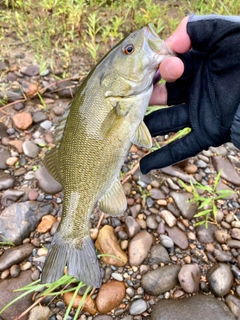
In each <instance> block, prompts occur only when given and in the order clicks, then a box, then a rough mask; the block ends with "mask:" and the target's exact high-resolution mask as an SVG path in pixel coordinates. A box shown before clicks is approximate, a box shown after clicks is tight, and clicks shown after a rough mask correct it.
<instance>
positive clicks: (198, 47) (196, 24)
mask: <svg viewBox="0 0 240 320" xmlns="http://www.w3.org/2000/svg"><path fill="white" fill-rule="evenodd" d="M166 42H167V44H168V45H169V47H170V48H171V49H172V50H173V51H175V52H177V53H179V56H178V57H171V58H167V59H165V60H164V61H163V62H162V63H161V65H160V74H161V76H162V78H163V79H165V80H166V81H167V83H166V84H160V85H159V84H158V85H156V86H155V87H154V90H153V94H152V97H151V100H150V104H154V105H166V104H171V105H175V106H173V107H170V108H166V109H161V110H159V111H156V112H154V113H152V114H150V115H149V116H146V117H145V119H144V121H145V123H146V125H147V126H148V128H149V130H150V132H151V134H152V135H153V136H157V135H164V134H166V133H169V132H177V131H179V130H180V129H183V128H184V127H191V133H189V134H188V135H187V136H185V137H183V138H182V139H179V140H177V141H175V142H173V143H171V144H169V145H167V146H165V147H163V148H161V149H159V150H157V151H155V152H153V153H151V154H149V155H147V156H146V157H144V158H143V159H142V160H141V162H140V168H141V171H142V172H143V173H147V172H149V171H150V170H152V169H157V168H162V167H166V166H168V165H171V164H173V163H176V162H179V161H181V160H183V159H186V158H188V157H191V156H195V155H196V154H197V153H199V152H200V151H202V150H203V149H208V148H209V147H210V146H215V147H216V146H219V145H221V144H222V143H225V142H228V141H231V140H232V142H233V143H234V144H235V145H236V146H237V147H238V148H240V107H239V109H238V105H239V102H240V78H239V75H240V18H239V17H223V16H203V17H201V16H194V15H193V16H190V17H185V18H184V19H183V20H182V21H181V23H180V24H179V26H178V28H177V29H176V31H175V32H174V33H173V34H172V36H171V37H170V38H169V39H168V40H166ZM176 79H177V80H176ZM175 80H176V81H175Z"/></svg>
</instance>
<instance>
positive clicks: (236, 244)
mask: <svg viewBox="0 0 240 320" xmlns="http://www.w3.org/2000/svg"><path fill="white" fill-rule="evenodd" d="M227 245H228V246H229V247H230V248H235V249H240V241H239V240H233V239H229V240H227Z"/></svg>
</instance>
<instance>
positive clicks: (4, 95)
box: [0, 91, 23, 102]
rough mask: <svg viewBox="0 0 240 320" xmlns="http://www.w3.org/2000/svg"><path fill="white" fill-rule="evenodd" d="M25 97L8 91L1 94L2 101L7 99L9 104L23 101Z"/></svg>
mask: <svg viewBox="0 0 240 320" xmlns="http://www.w3.org/2000/svg"><path fill="white" fill-rule="evenodd" d="M22 98H23V95H22V94H21V93H20V92H13V91H6V92H4V93H3V92H0V99H6V100H7V101H8V102H14V101H17V100H21V99H22Z"/></svg>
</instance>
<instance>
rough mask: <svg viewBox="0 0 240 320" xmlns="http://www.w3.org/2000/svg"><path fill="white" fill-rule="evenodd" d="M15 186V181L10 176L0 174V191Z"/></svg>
mask: <svg viewBox="0 0 240 320" xmlns="http://www.w3.org/2000/svg"><path fill="white" fill-rule="evenodd" d="M14 185H15V179H14V177H13V176H11V175H10V174H7V173H4V172H0V191H1V190H6V189H11V188H13V187H14Z"/></svg>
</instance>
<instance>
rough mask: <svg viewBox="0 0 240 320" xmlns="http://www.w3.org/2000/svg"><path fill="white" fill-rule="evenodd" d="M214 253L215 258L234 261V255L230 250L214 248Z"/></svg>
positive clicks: (220, 260) (222, 260) (221, 260)
mask: <svg viewBox="0 0 240 320" xmlns="http://www.w3.org/2000/svg"><path fill="white" fill-rule="evenodd" d="M212 253H213V256H214V258H215V259H216V260H217V261H219V262H232V261H233V256H232V254H231V252H229V251H223V250H218V249H214V250H213V252H212Z"/></svg>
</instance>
